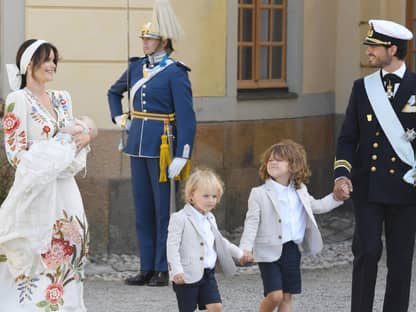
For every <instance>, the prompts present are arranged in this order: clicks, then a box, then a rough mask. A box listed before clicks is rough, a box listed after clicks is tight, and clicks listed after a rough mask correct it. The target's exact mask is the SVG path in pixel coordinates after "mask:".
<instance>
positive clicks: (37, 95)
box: [0, 39, 91, 312]
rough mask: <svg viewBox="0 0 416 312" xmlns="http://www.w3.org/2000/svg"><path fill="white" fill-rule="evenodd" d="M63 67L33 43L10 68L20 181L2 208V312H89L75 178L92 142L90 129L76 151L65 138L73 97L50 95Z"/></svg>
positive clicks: (78, 138) (13, 146)
mask: <svg viewBox="0 0 416 312" xmlns="http://www.w3.org/2000/svg"><path fill="white" fill-rule="evenodd" d="M57 63H58V51H57V49H56V48H55V47H54V46H53V45H52V44H50V43H48V42H46V41H43V40H34V39H31V40H27V41H25V42H24V43H23V44H22V45H21V47H20V48H19V50H18V52H17V57H16V64H17V65H16V66H14V64H13V65H12V66H10V65H8V74H9V81H10V84H11V87H12V89H13V90H16V91H14V92H12V93H10V94H9V95H8V97H7V99H6V106H5V114H4V117H3V121H4V135H5V146H6V154H7V157H8V159H9V161H10V163H11V164H12V165H13V166H14V167H15V168H16V176H15V182H14V184H13V186H12V190H11V191H10V193H9V196H8V198H7V199H6V200H5V201H4V202H3V204H2V206H1V207H0V218H1V219H2V220H0V223H1V224H3V225H0V312H19V311H46V312H48V311H75V312H78V311H80V312H81V311H86V308H85V306H84V302H83V279H84V276H83V267H84V265H85V262H86V257H87V254H88V239H89V233H88V226H87V222H86V218H85V212H84V208H83V203H82V199H81V195H80V192H79V189H78V186H77V184H76V182H75V179H74V175H75V174H76V172H77V171H79V170H81V167H82V166H84V165H85V158H84V159H81V161H79V159H78V163H77V162H76V161H77V158H79V157H80V156H79V155H84V156H85V155H86V153H87V152H88V150H89V143H90V140H91V137H90V134H89V133H88V129H85V131H82V132H78V133H75V134H73V135H72V136H70V140H69V141H70V142H69V141H68V142H67V143H71V144H72V145H73V146H74V148H72V147H71V146H70V145H68V144H67V145H65V144H64V143H62V136H59V135H57V134H59V133H61V129H62V128H64V127H67V126H69V125H71V124H72V123H73V116H72V103H71V98H70V96H69V94H68V92H66V91H50V90H47V89H46V87H45V84H46V83H47V82H49V81H51V80H53V77H54V75H55V72H56V66H57ZM13 71H15V72H13ZM48 143H51V144H48ZM54 144H55V145H54ZM71 148H72V149H71ZM81 152H84V154H83V153H81ZM74 163H75V164H78V167H76V166H75V168H74V166H73V164H74ZM80 163H81V166H80ZM19 179H20V180H19ZM22 181H24V182H22ZM22 188H24V189H22Z"/></svg>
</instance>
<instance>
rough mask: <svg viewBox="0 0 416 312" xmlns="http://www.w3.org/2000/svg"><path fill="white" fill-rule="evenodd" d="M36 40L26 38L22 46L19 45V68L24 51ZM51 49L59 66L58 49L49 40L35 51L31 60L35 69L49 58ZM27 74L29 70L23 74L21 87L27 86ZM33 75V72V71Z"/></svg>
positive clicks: (17, 62) (54, 60)
mask: <svg viewBox="0 0 416 312" xmlns="http://www.w3.org/2000/svg"><path fill="white" fill-rule="evenodd" d="M36 40H37V39H28V40H26V41H25V42H23V43H22V44H21V46H20V47H19V50H17V54H16V65H17V67H18V68H19V69H20V60H21V59H22V55H23V53H24V52H25V50H26V49H27V48H28V47H29V46H30V45H31V44H32V43H34V42H35V41H36ZM51 51H53V54H54V59H53V62H54V63H55V65H57V66H58V59H59V55H58V50H57V49H56V47H55V46H54V45H53V44H51V43H49V42H45V43H43V44H41V45H40V46H39V47H38V48H37V50H36V51H35V53H33V56H32V60H31V63H32V68H33V69H34V70H36V69H38V68H39V67H40V66H41V65H42V64H43V63H44V62H46V61H47V60H48V58H49V55H50V54H51ZM55 70H56V69H55ZM26 75H27V72H26V74H24V75H22V85H21V86H20V89H22V88H24V87H25V86H26ZM32 75H33V72H32Z"/></svg>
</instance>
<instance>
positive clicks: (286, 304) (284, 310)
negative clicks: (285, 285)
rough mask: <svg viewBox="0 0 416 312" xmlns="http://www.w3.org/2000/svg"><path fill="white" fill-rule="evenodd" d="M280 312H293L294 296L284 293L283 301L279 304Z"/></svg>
mask: <svg viewBox="0 0 416 312" xmlns="http://www.w3.org/2000/svg"><path fill="white" fill-rule="evenodd" d="M277 311H279V312H292V294H290V293H283V300H282V301H281V302H280V304H279V308H278V309H277Z"/></svg>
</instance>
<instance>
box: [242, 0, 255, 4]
mask: <svg viewBox="0 0 416 312" xmlns="http://www.w3.org/2000/svg"><path fill="white" fill-rule="evenodd" d="M239 2H240V4H252V3H253V0H240V1H239Z"/></svg>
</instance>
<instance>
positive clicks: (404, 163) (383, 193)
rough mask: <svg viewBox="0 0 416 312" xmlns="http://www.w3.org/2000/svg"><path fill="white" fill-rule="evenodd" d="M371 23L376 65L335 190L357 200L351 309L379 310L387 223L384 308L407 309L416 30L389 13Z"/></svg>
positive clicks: (353, 117) (349, 123)
mask: <svg viewBox="0 0 416 312" xmlns="http://www.w3.org/2000/svg"><path fill="white" fill-rule="evenodd" d="M369 25H370V29H369V31H368V34H367V37H366V38H365V40H364V44H365V45H367V56H368V58H369V63H370V65H371V66H373V67H376V68H378V69H377V71H376V72H375V73H373V74H371V75H368V76H366V77H364V78H363V79H358V80H356V81H355V82H354V85H353V88H352V92H351V96H350V101H349V104H348V108H347V111H346V116H345V120H344V123H343V125H342V128H341V133H340V135H339V138H338V144H337V151H336V159H335V164H334V169H335V185H334V192H335V193H336V194H337V196H339V197H340V198H343V199H347V198H348V197H349V196H350V193H351V192H352V193H351V196H352V200H353V204H354V214H355V229H354V237H353V244H352V251H353V254H354V262H353V274H352V296H351V311H353V312H358V311H359V312H371V311H373V300H374V288H375V284H376V278H377V264H378V261H379V260H380V257H381V254H382V249H383V244H382V230H383V226H384V231H385V243H386V252H387V269H388V273H387V284H386V290H385V295H384V306H383V311H384V312H405V311H407V309H408V305H409V292H410V284H411V273H412V259H413V248H414V243H415V230H416V188H415V178H416V170H415V152H414V151H415V140H414V139H415V131H414V127H415V126H416V103H415V95H416V74H415V73H413V72H411V71H410V70H409V69H407V68H406V64H405V62H404V58H405V56H406V52H407V44H408V40H410V39H412V37H413V35H412V33H411V32H410V31H409V30H408V29H407V28H406V27H404V26H402V25H400V24H397V23H395V22H391V21H386V20H370V21H369ZM351 181H352V183H351Z"/></svg>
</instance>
